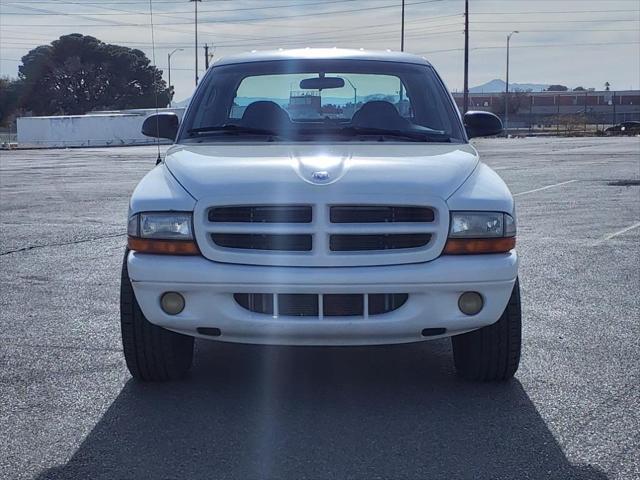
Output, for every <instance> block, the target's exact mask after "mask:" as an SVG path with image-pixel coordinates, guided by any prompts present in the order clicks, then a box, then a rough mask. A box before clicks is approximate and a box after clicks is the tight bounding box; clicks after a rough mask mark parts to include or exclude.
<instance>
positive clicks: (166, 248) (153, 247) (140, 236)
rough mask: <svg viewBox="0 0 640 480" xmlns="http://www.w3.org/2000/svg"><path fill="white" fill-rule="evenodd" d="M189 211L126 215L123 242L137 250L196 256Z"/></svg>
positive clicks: (198, 253)
mask: <svg viewBox="0 0 640 480" xmlns="http://www.w3.org/2000/svg"><path fill="white" fill-rule="evenodd" d="M192 225H193V219H192V214H191V212H146V213H137V214H135V215H132V216H131V217H130V218H129V222H128V224H127V235H128V239H127V245H128V247H129V249H130V250H133V251H135V252H140V253H155V254H167V255H200V250H199V249H198V245H197V244H196V242H195V241H194V237H193V226H192Z"/></svg>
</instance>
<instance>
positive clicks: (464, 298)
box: [458, 292, 484, 315]
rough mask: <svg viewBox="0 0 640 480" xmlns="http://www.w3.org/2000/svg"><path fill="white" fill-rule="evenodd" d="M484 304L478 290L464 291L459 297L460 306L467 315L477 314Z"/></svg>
mask: <svg viewBox="0 0 640 480" xmlns="http://www.w3.org/2000/svg"><path fill="white" fill-rule="evenodd" d="M483 305H484V302H483V301H482V295H480V294H479V293H478V292H464V293H463V294H462V295H460V298H459V299H458V308H459V309H460V311H461V312H462V313H464V314H465V315H475V314H476V313H478V312H479V311H480V310H482V307H483Z"/></svg>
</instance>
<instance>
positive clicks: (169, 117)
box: [142, 112, 180, 140]
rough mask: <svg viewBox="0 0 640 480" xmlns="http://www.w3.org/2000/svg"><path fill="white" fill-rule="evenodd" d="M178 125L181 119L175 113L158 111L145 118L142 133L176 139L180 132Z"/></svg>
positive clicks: (148, 135)
mask: <svg viewBox="0 0 640 480" xmlns="http://www.w3.org/2000/svg"><path fill="white" fill-rule="evenodd" d="M178 125H180V121H179V120H178V115H176V114H175V113H172V112H162V113H156V114H155V115H151V116H149V117H147V118H145V120H144V123H143V124H142V134H143V135H145V136H147V137H154V138H168V139H169V140H175V139H176V135H177V134H178Z"/></svg>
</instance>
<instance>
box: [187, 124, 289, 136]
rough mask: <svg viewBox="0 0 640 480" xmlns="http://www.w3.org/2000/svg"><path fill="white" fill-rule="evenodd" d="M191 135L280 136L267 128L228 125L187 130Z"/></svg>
mask: <svg viewBox="0 0 640 480" xmlns="http://www.w3.org/2000/svg"><path fill="white" fill-rule="evenodd" d="M187 133H188V134H189V135H199V134H202V133H229V134H235V135H240V134H243V133H246V134H249V135H269V136H271V137H277V136H278V134H277V133H276V132H274V131H273V130H269V129H267V128H253V127H243V126H241V125H234V124H227V125H212V126H210V127H199V128H191V129H189V130H187Z"/></svg>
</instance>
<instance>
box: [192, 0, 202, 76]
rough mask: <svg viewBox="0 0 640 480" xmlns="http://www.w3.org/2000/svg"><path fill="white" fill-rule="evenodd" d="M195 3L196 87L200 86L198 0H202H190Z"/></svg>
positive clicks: (199, 0)
mask: <svg viewBox="0 0 640 480" xmlns="http://www.w3.org/2000/svg"><path fill="white" fill-rule="evenodd" d="M189 1H190V2H193V5H194V9H195V10H194V14H195V18H194V27H195V57H196V87H197V86H198V2H201V1H202V0H189Z"/></svg>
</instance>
